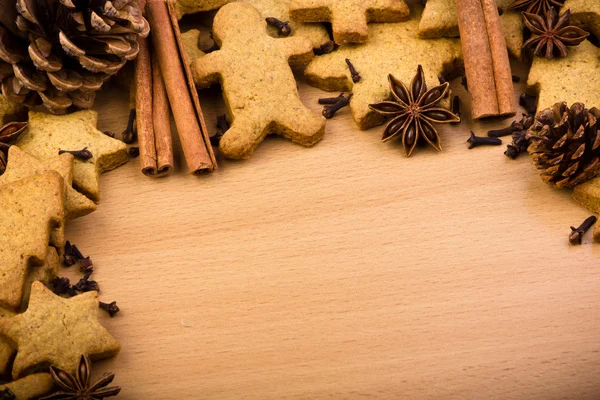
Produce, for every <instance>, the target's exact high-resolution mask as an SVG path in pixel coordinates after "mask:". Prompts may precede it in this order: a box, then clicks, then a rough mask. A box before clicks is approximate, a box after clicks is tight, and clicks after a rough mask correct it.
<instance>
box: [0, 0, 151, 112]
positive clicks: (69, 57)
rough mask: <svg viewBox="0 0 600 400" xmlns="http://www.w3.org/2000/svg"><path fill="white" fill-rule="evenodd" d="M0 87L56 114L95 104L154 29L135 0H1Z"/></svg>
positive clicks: (17, 99)
mask: <svg viewBox="0 0 600 400" xmlns="http://www.w3.org/2000/svg"><path fill="white" fill-rule="evenodd" d="M0 10H1V11H0V90H1V91H2V94H4V95H5V96H6V97H7V98H8V99H9V100H10V101H12V102H14V103H22V104H25V105H28V106H35V105H40V104H43V105H44V106H45V107H46V108H47V109H48V110H50V111H51V112H54V113H64V112H66V110H67V109H68V108H69V107H71V106H74V107H77V108H83V109H85V108H90V107H91V106H92V105H93V103H94V98H95V93H96V92H97V91H98V90H100V88H101V87H102V85H103V84H104V82H105V81H106V80H107V79H108V78H109V77H110V76H112V75H114V74H115V73H117V72H118V71H119V70H120V69H121V68H122V67H123V66H124V65H125V63H126V62H127V61H128V60H132V59H134V58H135V57H136V56H137V53H138V51H139V46H138V43H137V40H138V37H146V36H148V33H149V32H150V26H149V24H148V21H146V20H145V19H144V17H143V16H142V11H141V10H140V8H139V6H138V4H137V2H136V1H135V0H112V1H109V0H0Z"/></svg>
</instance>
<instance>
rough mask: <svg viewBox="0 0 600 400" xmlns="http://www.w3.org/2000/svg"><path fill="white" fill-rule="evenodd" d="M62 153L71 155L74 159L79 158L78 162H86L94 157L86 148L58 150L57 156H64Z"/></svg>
mask: <svg viewBox="0 0 600 400" xmlns="http://www.w3.org/2000/svg"><path fill="white" fill-rule="evenodd" d="M64 153H69V154H73V156H74V157H75V158H79V159H80V160H84V161H87V160H89V159H90V158H92V157H94V155H93V154H92V152H91V151H89V150H88V149H87V147H84V148H83V149H81V150H59V151H58V154H59V155H60V154H64Z"/></svg>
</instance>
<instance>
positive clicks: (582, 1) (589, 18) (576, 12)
mask: <svg viewBox="0 0 600 400" xmlns="http://www.w3.org/2000/svg"><path fill="white" fill-rule="evenodd" d="M567 10H571V25H575V26H578V27H580V28H582V29H584V30H586V31H589V32H591V33H592V34H594V35H595V36H596V37H597V38H600V1H598V0H594V1H590V0H567V1H566V3H565V5H564V6H563V8H562V11H561V14H563V13H565V12H567Z"/></svg>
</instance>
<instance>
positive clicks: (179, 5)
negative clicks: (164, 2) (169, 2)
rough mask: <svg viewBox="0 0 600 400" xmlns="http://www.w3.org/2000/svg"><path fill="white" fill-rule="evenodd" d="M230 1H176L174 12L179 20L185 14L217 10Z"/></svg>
mask: <svg viewBox="0 0 600 400" xmlns="http://www.w3.org/2000/svg"><path fill="white" fill-rule="evenodd" d="M230 1H231V0H177V1H176V2H175V10H176V11H177V18H179V19H181V18H182V17H183V16H184V15H186V14H195V13H198V12H203V11H212V10H217V9H219V8H221V7H222V6H224V5H225V4H227V3H229V2H230Z"/></svg>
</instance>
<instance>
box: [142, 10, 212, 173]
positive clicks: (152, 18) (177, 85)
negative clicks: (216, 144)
mask: <svg viewBox="0 0 600 400" xmlns="http://www.w3.org/2000/svg"><path fill="white" fill-rule="evenodd" d="M146 11H147V15H148V20H149V22H150V27H151V28H152V32H153V35H154V37H155V38H156V40H155V41H154V49H155V51H156V54H157V57H158V61H159V64H160V69H161V71H162V77H163V80H164V84H165V87H166V90H167V94H168V98H169V102H170V104H171V110H172V111H173V116H174V119H175V125H176V126H177V131H178V133H179V138H180V140H181V147H182V148H183V153H184V155H185V159H186V161H187V164H188V168H189V170H190V173H192V174H198V173H201V172H206V171H212V170H213V169H214V168H215V167H216V163H215V162H214V158H213V157H214V156H212V154H211V153H212V148H210V149H209V146H207V145H206V142H205V139H204V136H203V134H202V130H201V128H200V122H199V117H198V114H197V111H196V109H195V106H194V103H193V100H192V94H191V92H190V90H189V87H188V85H187V82H186V78H185V74H184V67H183V61H182V58H181V53H180V51H179V48H178V46H177V43H176V41H175V33H174V30H173V26H172V24H171V19H170V17H169V12H168V9H167V4H166V2H165V1H164V0H150V1H148V2H147V4H146Z"/></svg>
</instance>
